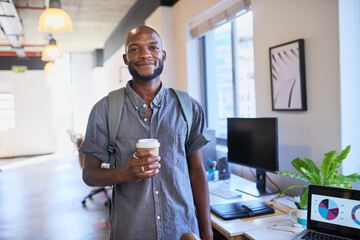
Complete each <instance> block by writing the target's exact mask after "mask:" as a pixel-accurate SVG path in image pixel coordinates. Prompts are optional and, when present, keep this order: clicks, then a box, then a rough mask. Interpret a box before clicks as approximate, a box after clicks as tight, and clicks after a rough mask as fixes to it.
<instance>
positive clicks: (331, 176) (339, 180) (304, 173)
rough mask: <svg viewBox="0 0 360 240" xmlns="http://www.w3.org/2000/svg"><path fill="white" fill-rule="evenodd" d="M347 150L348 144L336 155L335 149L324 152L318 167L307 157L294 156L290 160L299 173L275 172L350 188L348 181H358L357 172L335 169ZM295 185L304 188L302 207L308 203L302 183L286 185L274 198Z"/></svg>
mask: <svg viewBox="0 0 360 240" xmlns="http://www.w3.org/2000/svg"><path fill="white" fill-rule="evenodd" d="M349 152H350V145H349V146H347V147H346V148H345V149H344V150H342V151H341V153H340V154H339V155H338V156H336V153H337V151H336V150H334V151H331V152H328V153H325V154H324V155H325V157H324V159H323V161H322V162H321V167H320V169H319V167H318V166H317V165H316V164H315V163H314V161H312V160H310V159H308V158H304V159H301V158H296V159H294V160H293V161H292V162H291V164H292V165H293V166H294V168H295V169H296V170H297V171H298V172H299V173H300V174H301V175H300V174H296V173H292V172H288V171H286V172H279V171H277V172H276V173H277V174H281V175H284V176H289V177H292V178H296V179H299V180H302V181H304V182H306V183H307V184H313V185H323V186H333V187H342V188H351V186H350V183H349V182H360V175H359V174H357V173H353V174H351V175H348V176H344V175H342V174H339V173H337V171H336V169H338V168H339V167H340V165H341V163H342V162H343V161H344V159H345V158H346V157H347V155H348V153H349ZM295 187H302V188H305V192H304V194H303V195H302V196H301V198H300V206H301V208H302V209H303V208H304V207H305V206H307V204H308V202H307V201H308V187H307V186H302V185H292V186H287V187H286V188H285V189H284V190H283V191H282V192H281V193H280V194H279V195H278V196H277V197H276V198H278V197H280V196H281V195H283V194H284V193H285V192H286V191H287V190H290V189H292V188H295Z"/></svg>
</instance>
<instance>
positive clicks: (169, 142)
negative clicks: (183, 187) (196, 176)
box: [160, 129, 187, 171]
mask: <svg viewBox="0 0 360 240" xmlns="http://www.w3.org/2000/svg"><path fill="white" fill-rule="evenodd" d="M172 130H174V129H172ZM163 136H164V138H163V139H162V141H161V142H160V156H161V158H162V159H164V161H166V165H167V167H169V168H173V167H174V166H175V169H177V170H181V171H184V169H186V168H187V162H186V153H185V140H186V132H178V131H173V132H171V133H169V134H164V135H163Z"/></svg>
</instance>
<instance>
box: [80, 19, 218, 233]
mask: <svg viewBox="0 0 360 240" xmlns="http://www.w3.org/2000/svg"><path fill="white" fill-rule="evenodd" d="M123 59H124V62H125V64H127V65H128V68H129V72H130V74H131V75H132V80H130V81H129V82H128V83H127V85H126V89H125V92H126V94H125V99H124V106H123V112H122V117H121V121H120V125H119V131H118V133H117V139H116V159H117V167H116V168H113V169H104V168H101V164H102V163H108V162H109V154H108V152H107V146H108V142H109V141H108V136H109V133H108V126H107V124H108V118H107V116H108V115H107V114H108V102H107V101H108V98H107V97H105V98H103V99H102V100H100V101H99V102H98V103H97V104H96V105H95V106H94V107H93V109H92V111H91V113H90V116H89V121H88V127H87V131H86V136H85V141H84V143H83V144H82V146H81V148H80V151H82V152H84V153H85V164H84V169H83V179H84V181H85V183H86V184H88V185H89V186H108V185H114V188H113V202H112V213H111V234H110V235H111V239H112V240H117V239H126V240H128V239H164V240H168V239H180V236H181V235H182V234H183V233H186V232H194V233H196V234H199V226H198V221H197V218H196V216H195V206H196V213H197V215H198V219H199V223H200V230H201V231H200V236H201V237H202V238H203V239H212V230H211V222H210V208H209V193H208V187H207V179H206V174H205V171H204V167H203V163H202V150H201V147H202V146H203V145H205V144H206V143H207V142H208V140H207V139H206V138H205V137H204V135H203V134H204V131H205V117H204V113H203V111H202V108H201V106H200V105H199V103H198V102H197V101H195V100H194V99H192V109H193V116H194V117H193V121H192V129H191V133H190V136H189V139H188V141H187V143H186V146H185V140H186V133H187V124H186V122H185V119H184V116H183V115H182V112H181V108H180V106H179V102H178V100H177V98H176V96H175V95H174V93H173V92H172V91H170V90H169V89H167V88H165V87H164V86H163V85H162V83H161V80H160V74H161V72H162V70H163V62H164V61H165V60H166V52H165V51H164V50H163V49H162V42H161V38H160V36H159V34H158V33H157V32H156V31H155V30H154V29H152V28H149V27H147V26H139V27H136V28H135V29H133V30H131V31H130V32H129V33H128V35H127V37H126V40H125V54H124V55H123ZM142 138H156V139H158V140H159V142H160V144H161V146H160V149H159V157H158V156H155V155H154V153H153V152H149V151H141V152H136V147H135V144H136V142H137V140H138V139H142ZM134 152H135V153H134ZM160 167H161V168H160ZM149 170H154V171H153V172H150V173H149V172H148V171H149ZM194 204H195V206H194Z"/></svg>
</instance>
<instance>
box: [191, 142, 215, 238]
mask: <svg viewBox="0 0 360 240" xmlns="http://www.w3.org/2000/svg"><path fill="white" fill-rule="evenodd" d="M188 164H189V176H190V182H191V188H192V193H193V196H194V202H195V207H196V211H197V213H198V218H199V221H200V231H201V232H200V236H201V239H203V240H208V239H213V232H212V228H211V219H210V200H209V188H208V182H207V177H206V174H205V170H204V166H203V161H202V149H201V148H200V149H198V150H196V151H195V152H194V153H193V154H191V155H190V156H189V158H188Z"/></svg>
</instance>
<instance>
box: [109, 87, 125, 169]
mask: <svg viewBox="0 0 360 240" xmlns="http://www.w3.org/2000/svg"><path fill="white" fill-rule="evenodd" d="M124 98H125V88H120V89H117V90H114V91H111V92H109V95H108V101H109V115H108V118H109V146H108V149H107V150H108V152H109V154H110V168H114V167H116V158H115V147H116V135H117V132H118V127H119V124H120V119H121V113H122V109H123V105H124Z"/></svg>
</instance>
